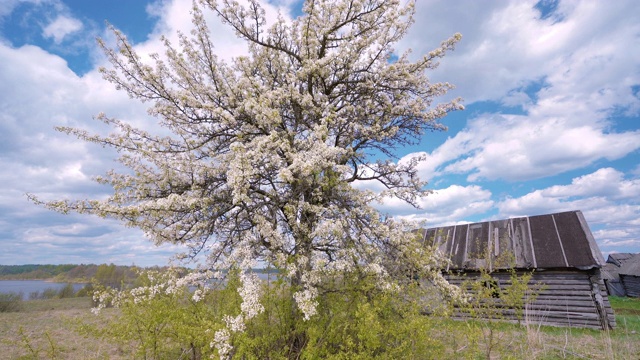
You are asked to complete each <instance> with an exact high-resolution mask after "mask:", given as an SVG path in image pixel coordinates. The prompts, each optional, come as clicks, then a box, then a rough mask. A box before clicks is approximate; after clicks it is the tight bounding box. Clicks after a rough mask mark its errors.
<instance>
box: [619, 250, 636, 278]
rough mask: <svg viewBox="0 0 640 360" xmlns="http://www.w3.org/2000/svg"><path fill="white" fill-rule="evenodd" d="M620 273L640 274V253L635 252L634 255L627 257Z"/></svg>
mask: <svg viewBox="0 0 640 360" xmlns="http://www.w3.org/2000/svg"><path fill="white" fill-rule="evenodd" d="M618 273H619V274H620V275H632V276H640V254H633V256H632V257H630V258H627V259H625V260H624V263H623V264H622V266H621V267H620V270H619V271H618Z"/></svg>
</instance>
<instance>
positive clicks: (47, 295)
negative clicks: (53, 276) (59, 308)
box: [40, 288, 58, 299]
mask: <svg viewBox="0 0 640 360" xmlns="http://www.w3.org/2000/svg"><path fill="white" fill-rule="evenodd" d="M57 297H58V290H56V289H54V288H46V289H44V290H42V293H40V299H55V298H57Z"/></svg>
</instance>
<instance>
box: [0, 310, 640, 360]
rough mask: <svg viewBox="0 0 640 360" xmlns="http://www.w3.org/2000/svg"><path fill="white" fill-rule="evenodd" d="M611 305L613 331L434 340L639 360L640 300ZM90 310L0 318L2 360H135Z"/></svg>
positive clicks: (481, 331)
mask: <svg viewBox="0 0 640 360" xmlns="http://www.w3.org/2000/svg"><path fill="white" fill-rule="evenodd" d="M610 301H611V304H612V306H613V307H614V311H615V312H616V321H617V324H618V326H617V328H616V329H615V330H613V331H608V332H605V331H596V330H588V329H570V328H553V327H546V326H538V325H536V324H528V325H525V326H517V325H511V324H506V323H492V324H486V323H482V322H468V323H467V322H454V321H449V320H443V321H444V322H445V323H443V326H442V327H440V328H441V329H446V331H441V332H440V333H438V331H437V330H436V331H435V333H434V334H433V337H434V338H436V339H438V340H439V341H441V342H442V343H443V344H444V346H445V347H446V348H447V353H448V354H449V356H450V357H451V358H470V359H486V358H491V359H640V300H639V299H631V298H610ZM90 308H91V301H90V299H89V298H68V299H49V300H32V301H25V302H23V306H22V309H21V310H20V311H19V312H9V313H0V349H2V351H0V359H131V358H133V355H132V349H130V348H126V347H124V346H123V345H122V344H114V343H110V342H109V341H107V340H105V339H100V338H95V337H92V336H89V335H83V333H84V332H83V331H81V328H82V324H90V325H94V326H103V325H104V324H106V323H107V321H108V320H109V319H113V318H114V317H115V316H117V311H118V310H117V309H105V310H104V311H103V312H102V313H101V314H100V315H99V316H96V315H93V314H92V313H91V311H90ZM471 327H475V328H476V329H477V331H475V338H474V339H470V338H468V334H469V328H471ZM436 329H438V328H436ZM432 331H433V330H432ZM457 334H459V336H458V335H457ZM465 337H466V338H465Z"/></svg>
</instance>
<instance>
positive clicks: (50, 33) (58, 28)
mask: <svg viewBox="0 0 640 360" xmlns="http://www.w3.org/2000/svg"><path fill="white" fill-rule="evenodd" d="M80 30H82V22H81V21H80V20H78V19H74V18H72V17H68V16H63V15H60V16H58V17H57V18H56V19H55V20H53V21H52V22H51V23H49V24H48V25H47V26H45V27H44V28H43V29H42V36H44V37H45V38H53V42H55V43H56V44H60V43H61V42H62V41H63V40H64V38H65V37H67V36H68V35H70V34H72V33H75V32H77V31H80Z"/></svg>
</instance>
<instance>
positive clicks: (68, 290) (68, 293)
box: [58, 283, 76, 299]
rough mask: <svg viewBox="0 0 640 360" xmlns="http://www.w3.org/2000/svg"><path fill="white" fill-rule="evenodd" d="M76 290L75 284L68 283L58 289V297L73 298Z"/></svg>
mask: <svg viewBox="0 0 640 360" xmlns="http://www.w3.org/2000/svg"><path fill="white" fill-rule="evenodd" d="M75 293H76V292H75V290H74V289H73V284H71V283H67V285H65V286H64V287H63V288H61V289H60V290H58V297H59V298H60V299H65V298H72V297H74V296H75Z"/></svg>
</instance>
